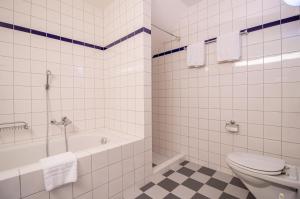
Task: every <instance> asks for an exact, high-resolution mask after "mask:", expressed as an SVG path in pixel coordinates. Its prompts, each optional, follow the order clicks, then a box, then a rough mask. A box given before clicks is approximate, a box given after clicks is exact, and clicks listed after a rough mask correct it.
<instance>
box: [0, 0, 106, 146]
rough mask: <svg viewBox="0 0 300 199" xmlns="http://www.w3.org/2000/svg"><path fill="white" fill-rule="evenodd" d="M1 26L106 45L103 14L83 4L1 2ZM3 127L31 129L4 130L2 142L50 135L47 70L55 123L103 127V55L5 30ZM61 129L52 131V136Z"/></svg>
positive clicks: (0, 55)
mask: <svg viewBox="0 0 300 199" xmlns="http://www.w3.org/2000/svg"><path fill="white" fill-rule="evenodd" d="M0 13H1V16H0V21H2V22H8V23H13V24H16V25H20V26H24V27H27V28H32V29H36V30H39V31H44V32H48V33H52V34H56V35H59V36H63V37H67V38H71V39H76V40H79V41H84V42H88V43H91V44H97V45H101V44H102V43H103V11H102V10H101V9H100V8H97V7H95V6H93V5H92V4H90V3H88V1H83V0H76V1H75V0H74V1H72V0H61V1H58V0H51V1H49V0H48V1H46V0H45V1H35V0H32V1H30V0H13V1H9V0H2V1H1V3H0ZM0 40H1V41H0V77H1V78H0V93H1V94H0V95H1V96H0V123H2V122H12V121H25V122H27V123H29V126H30V130H28V131H20V130H16V131H15V132H14V131H12V130H7V131H2V132H1V138H0V142H1V143H2V144H3V143H14V142H19V141H27V140H32V139H36V138H41V137H43V136H45V133H46V132H45V129H46V112H45V111H46V101H45V99H46V93H45V88H44V85H45V81H46V75H45V74H46V70H47V69H48V70H50V71H51V72H52V74H53V78H52V79H51V86H50V92H49V96H50V106H49V110H50V118H49V119H56V120H60V118H61V117H62V116H65V115H66V116H68V117H69V118H70V119H71V120H72V121H73V125H72V126H69V127H68V130H69V131H70V132H80V131H83V130H91V129H95V128H97V127H104V92H103V52H102V51H99V50H96V49H92V48H87V47H83V46H79V45H73V44H70V43H67V42H60V41H57V40H53V39H48V38H45V37H41V36H37V35H33V34H28V33H24V32H20V31H14V30H10V29H6V28H0ZM60 133H61V129H60V128H57V127H52V128H51V135H59V134H60Z"/></svg>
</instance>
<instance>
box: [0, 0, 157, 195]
mask: <svg viewBox="0 0 300 199" xmlns="http://www.w3.org/2000/svg"><path fill="white" fill-rule="evenodd" d="M0 13H1V16H0V162H1V164H0V182H1V183H0V198H3V197H4V198H9V199H15V198H16V199H17V198H18V199H19V198H27V197H28V196H32V197H36V198H41V197H50V198H52V197H53V198H64V199H66V198H81V197H82V198H92V195H94V197H95V195H96V196H97V194H98V198H100V195H101V198H102V197H103V198H105V197H107V198H112V197H116V198H117V197H123V196H124V195H125V194H129V192H130V191H133V189H132V188H133V187H140V186H142V185H143V184H144V183H145V182H146V179H147V178H148V177H149V176H150V175H152V166H151V163H152V158H151V157H152V156H151V155H150V154H151V151H152V146H151V140H152V132H151V81H150V79H151V55H150V50H149V49H150V48H151V25H150V24H151V2H150V1H142V0H139V1H135V0H126V1H119V0H113V1H111V0H103V1H98V0H74V1H72V0H71V1H70V0H51V1H49V0H48V1H27V0H13V1H11V0H3V1H1V2H0ZM66 151H70V152H73V153H75V155H76V157H77V158H78V165H79V171H78V172H79V174H78V175H79V179H78V182H76V183H73V184H71V185H69V186H66V187H63V188H62V189H61V190H60V191H51V193H49V192H46V191H45V190H44V189H43V179H42V172H41V168H40V165H39V164H38V161H39V160H40V159H41V158H45V157H51V156H53V155H56V154H60V153H64V152H66ZM102 157H103V158H104V160H107V161H105V163H103V162H101V161H100V159H101V158H102ZM133 160H135V162H134V161H133ZM123 161H125V162H123ZM126 163H128V164H129V165H132V167H130V168H129V167H126V168H127V171H125V170H124V172H123V164H124V165H125V164H126ZM112 165H114V166H113V168H117V170H115V172H114V173H115V175H113V176H112V177H110V178H109V179H107V180H105V182H104V181H103V182H101V183H98V184H97V183H96V182H94V181H93V179H94V178H96V177H99V176H97V175H100V173H99V172H100V171H99V170H100V169H103V171H104V170H105V171H107V172H108V168H110V167H111V166H112ZM126 165H127V164H126ZM101 171H102V170H101ZM123 179H126V180H127V181H126V182H125V181H124V183H125V184H124V186H123ZM92 181H93V184H92ZM95 183H96V184H95ZM61 192H63V193H61ZM61 194H63V195H61Z"/></svg>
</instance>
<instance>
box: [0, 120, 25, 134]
mask: <svg viewBox="0 0 300 199" xmlns="http://www.w3.org/2000/svg"><path fill="white" fill-rule="evenodd" d="M16 129H29V125H28V123H27V122H23V121H16V122H5V123H0V132H1V131H2V130H16Z"/></svg>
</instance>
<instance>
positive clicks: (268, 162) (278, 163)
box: [227, 152, 285, 172]
mask: <svg viewBox="0 0 300 199" xmlns="http://www.w3.org/2000/svg"><path fill="white" fill-rule="evenodd" d="M227 158H228V159H229V160H230V161H232V162H234V163H236V164H239V165H241V166H244V167H247V168H250V169H253V170H259V171H265V172H276V171H281V170H282V169H283V168H284V166H285V161H284V160H281V159H278V158H272V157H268V156H262V155H256V154H252V153H243V152H233V153H230V154H228V156H227Z"/></svg>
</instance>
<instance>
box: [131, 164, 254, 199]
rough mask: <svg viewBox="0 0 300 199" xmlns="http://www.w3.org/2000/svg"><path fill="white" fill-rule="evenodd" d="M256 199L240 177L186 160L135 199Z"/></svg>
mask: <svg viewBox="0 0 300 199" xmlns="http://www.w3.org/2000/svg"><path fill="white" fill-rule="evenodd" d="M151 198H153V199H160V198H162V199H178V198H180V199H188V198H191V199H207V198H213V199H215V198H220V199H237V198H240V199H255V197H254V196H253V195H252V194H251V193H250V192H249V190H248V189H247V188H246V187H245V185H244V184H243V183H242V182H241V181H240V179H238V178H236V177H233V176H231V175H228V174H225V173H222V172H219V171H215V170H213V169H210V168H207V167H203V166H200V165H198V164H195V163H192V162H188V161H183V162H181V163H180V164H177V165H174V166H172V168H171V169H170V170H168V171H167V172H165V173H163V174H156V175H155V176H153V177H152V178H151V182H149V183H148V184H146V185H145V186H143V187H141V188H140V193H138V196H137V197H136V199H151Z"/></svg>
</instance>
